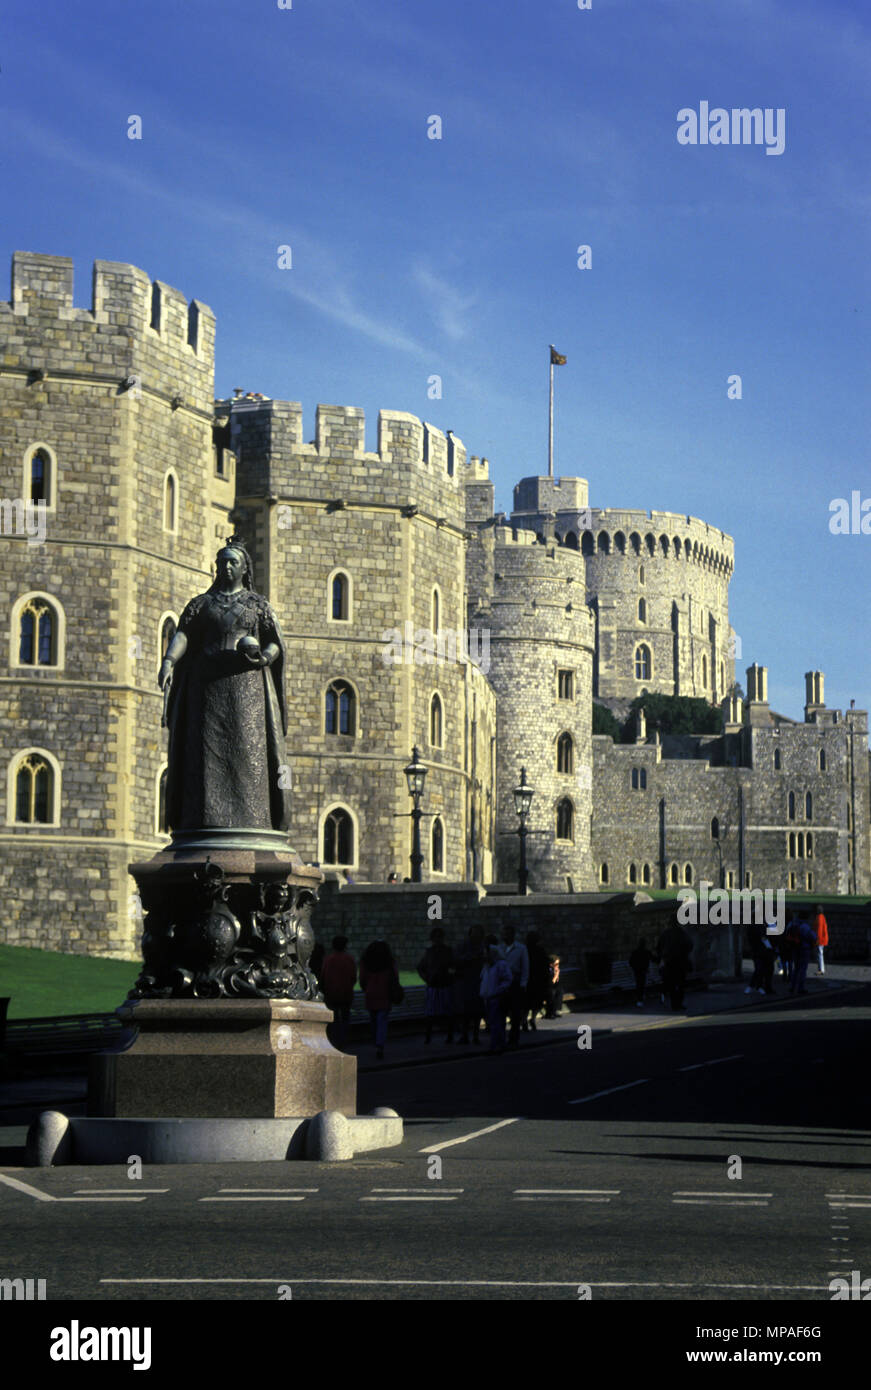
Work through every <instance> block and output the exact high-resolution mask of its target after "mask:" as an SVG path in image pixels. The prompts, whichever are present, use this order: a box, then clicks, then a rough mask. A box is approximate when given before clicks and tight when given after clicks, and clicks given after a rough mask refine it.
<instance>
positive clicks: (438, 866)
mask: <svg viewBox="0 0 871 1390" xmlns="http://www.w3.org/2000/svg"><path fill="white" fill-rule="evenodd" d="M431 839H432V854H431V857H430V863H431V864H432V871H433V873H434V874H443V873H444V871H445V831H444V826H443V825H442V823H441V820H440V819H439V817H438V816H436V818H435V820H434V821H433V823H432V836H431Z"/></svg>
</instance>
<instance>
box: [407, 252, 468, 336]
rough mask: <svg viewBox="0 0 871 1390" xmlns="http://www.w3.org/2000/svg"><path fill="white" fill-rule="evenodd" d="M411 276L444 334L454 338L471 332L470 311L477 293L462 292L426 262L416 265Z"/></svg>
mask: <svg viewBox="0 0 871 1390" xmlns="http://www.w3.org/2000/svg"><path fill="white" fill-rule="evenodd" d="M412 279H413V280H414V283H415V284H416V285H417V287H418V289H419V290H420V291H421V292H422V294H423V295H424V297H425V299H426V300H427V302H428V303H429V305H430V307H431V309H432V312H433V314H434V316H435V320H436V323H437V324H438V326H439V328H440V329H441V331H442V333H444V335H445V337H447V338H450V339H451V340H452V341H454V342H457V341H458V340H459V339H460V338H465V337H466V336H467V335H468V333H469V332H470V327H471V325H470V324H469V318H468V316H469V313H470V311H471V310H472V309H473V308H474V307H475V304H476V303H477V300H478V296H477V294H464V293H463V291H462V290H460V289H458V288H457V287H456V286H455V285H451V284H449V283H448V281H447V280H445V279H443V278H442V277H441V276H440V275H436V274H434V273H433V271H431V270H429V269H428V268H427V267H426V266H422V265H418V266H415V268H414V271H413V274H412Z"/></svg>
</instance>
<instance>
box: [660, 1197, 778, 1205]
mask: <svg viewBox="0 0 871 1390" xmlns="http://www.w3.org/2000/svg"><path fill="white" fill-rule="evenodd" d="M671 1204H672V1206H673V1207H767V1206H768V1202H742V1201H740V1200H739V1201H735V1202H714V1201H712V1200H711V1199H710V1198H709V1197H672V1199H671Z"/></svg>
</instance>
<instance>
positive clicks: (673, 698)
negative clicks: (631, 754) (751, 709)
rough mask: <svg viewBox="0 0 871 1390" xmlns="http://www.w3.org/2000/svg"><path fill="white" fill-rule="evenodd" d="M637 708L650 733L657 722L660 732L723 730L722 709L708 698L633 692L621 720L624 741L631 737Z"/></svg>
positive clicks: (704, 732) (705, 732)
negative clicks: (644, 718) (641, 713)
mask: <svg viewBox="0 0 871 1390" xmlns="http://www.w3.org/2000/svg"><path fill="white" fill-rule="evenodd" d="M640 709H643V710H644V714H645V716H646V719H647V731H648V733H649V734H652V733H653V730H654V728H655V727H656V725H657V724H658V725H659V731H660V733H662V734H720V733H722V732H723V715H722V711H721V710H719V709H718V708H717V706H716V705H709V704H708V702H707V700H703V699H700V698H696V697H693V696H689V695H658V694H654V693H651V692H647V693H646V694H644V695H638V696H636V698H635V699H634V700H633V701H632V704H631V705H630V707H629V715H628V717H627V719H626V721H625V723H624V724H623V730H622V742H623V743H632V742H633V741H634V739H635V717H636V714H637V712H638V710H640ZM615 722H616V721H615Z"/></svg>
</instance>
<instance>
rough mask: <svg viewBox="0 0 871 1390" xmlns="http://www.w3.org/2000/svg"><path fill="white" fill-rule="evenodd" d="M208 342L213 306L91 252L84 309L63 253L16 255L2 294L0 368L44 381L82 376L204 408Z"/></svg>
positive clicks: (209, 391) (209, 379) (209, 387)
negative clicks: (6, 292)
mask: <svg viewBox="0 0 871 1390" xmlns="http://www.w3.org/2000/svg"><path fill="white" fill-rule="evenodd" d="M214 347H215V316H214V314H213V313H212V311H211V309H210V308H209V307H208V306H207V305H206V304H203V303H201V302H200V301H199V300H196V299H193V300H190V301H188V300H187V299H186V298H185V296H184V295H183V294H181V293H180V291H178V290H175V289H173V288H172V286H170V285H166V284H164V283H163V282H162V281H159V280H155V281H152V280H151V279H150V277H149V276H148V275H146V273H145V271H143V270H139V269H138V268H137V267H136V266H133V265H126V264H124V263H122V262H119V261H95V262H94V267H93V279H92V291H91V307H90V308H89V309H82V308H76V306H75V305H74V303H73V262H72V260H70V258H69V257H67V256H43V255H38V254H36V253H34V252H30V251H16V252H15V254H14V255H13V257H12V289H11V297H10V299H9V301H7V302H2V303H0V370H2V371H3V373H4V375H10V376H15V375H20V376H21V377H22V378H23V379H24V380H25V381H34V380H37V381H40V382H45V381H49V380H51V378H52V377H53V376H60V377H61V378H62V379H63V380H65V381H68V380H70V379H71V378H75V377H79V376H80V377H82V378H84V379H86V380H90V381H91V382H93V383H95V384H98V383H99V384H107V385H109V384H112V385H115V386H116V387H117V388H118V390H119V393H121V394H126V393H128V392H130V391H132V390H134V389H137V390H138V391H139V392H141V393H145V392H150V393H151V394H153V395H155V396H161V397H164V398H165V399H166V401H167V402H168V403H169V404H170V405H173V403H174V405H173V408H174V409H179V408H180V407H182V406H184V407H187V408H188V409H194V410H196V411H199V412H201V413H207V412H209V411H210V410H211V404H212V397H213V380H214ZM125 383H126V384H125Z"/></svg>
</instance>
